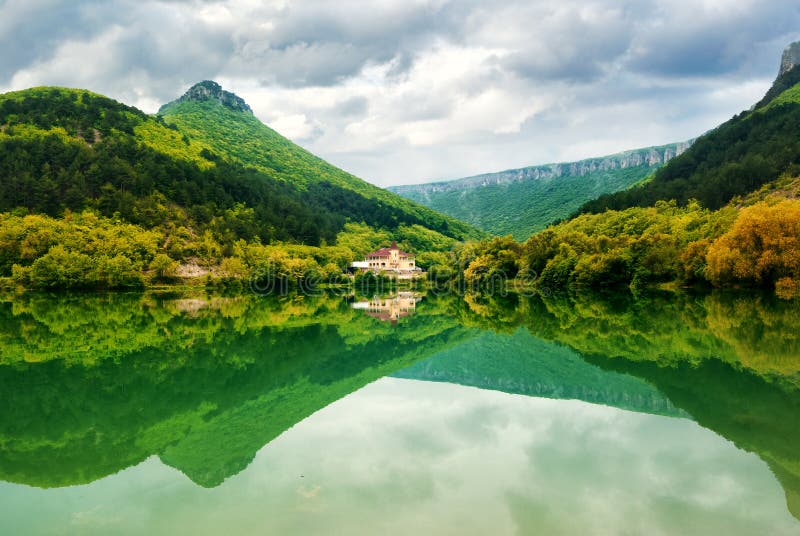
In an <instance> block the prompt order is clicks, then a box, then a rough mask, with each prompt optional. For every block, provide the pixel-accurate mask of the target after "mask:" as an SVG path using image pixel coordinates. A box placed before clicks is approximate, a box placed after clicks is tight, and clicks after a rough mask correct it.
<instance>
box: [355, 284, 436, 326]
mask: <svg viewBox="0 0 800 536" xmlns="http://www.w3.org/2000/svg"><path fill="white" fill-rule="evenodd" d="M421 300H422V296H421V295H420V294H418V293H416V292H398V293H396V294H393V295H391V296H384V297H381V296H377V295H376V296H373V297H372V298H371V299H370V300H362V301H355V302H353V304H352V307H353V309H357V310H359V311H364V313H365V314H366V315H368V316H371V317H372V318H377V319H378V320H381V321H383V322H391V323H393V324H397V321H398V320H399V319H400V318H403V317H406V316H409V315H412V314H414V313H415V312H416V310H417V303H419V302H420V301H421Z"/></svg>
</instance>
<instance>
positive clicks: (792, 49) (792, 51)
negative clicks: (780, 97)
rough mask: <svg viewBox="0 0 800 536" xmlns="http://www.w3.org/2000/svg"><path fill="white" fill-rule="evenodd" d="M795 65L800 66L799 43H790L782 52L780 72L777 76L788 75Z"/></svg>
mask: <svg viewBox="0 0 800 536" xmlns="http://www.w3.org/2000/svg"><path fill="white" fill-rule="evenodd" d="M797 65H800V41H797V42H795V43H792V44H791V45H789V46H788V47H786V49H785V50H784V51H783V56H781V70H780V71H779V72H778V76H781V75H782V74H785V73H788V72H789V71H791V70H792V68H794V67H795V66H797Z"/></svg>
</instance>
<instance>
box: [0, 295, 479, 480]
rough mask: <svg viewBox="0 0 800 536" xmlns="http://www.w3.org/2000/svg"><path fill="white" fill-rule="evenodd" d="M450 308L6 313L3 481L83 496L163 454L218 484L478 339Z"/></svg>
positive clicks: (203, 301) (126, 299)
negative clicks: (338, 405)
mask: <svg viewBox="0 0 800 536" xmlns="http://www.w3.org/2000/svg"><path fill="white" fill-rule="evenodd" d="M437 303H438V302H437V301H436V300H432V301H430V302H428V303H426V304H425V306H423V307H420V309H419V311H418V314H417V315H415V316H414V317H410V318H408V319H404V322H407V325H405V324H404V326H403V329H386V330H382V329H381V323H380V322H376V321H374V320H373V319H371V318H368V317H364V316H362V315H360V314H359V313H358V312H357V311H352V310H351V309H350V308H349V307H348V306H347V304H346V303H343V302H342V300H341V299H339V298H336V297H333V296H328V297H321V298H318V299H311V298H304V299H287V300H283V301H278V300H275V299H265V298H258V297H235V298H220V297H208V296H203V295H200V296H194V297H191V298H186V297H181V296H176V297H168V298H167V297H161V298H154V297H153V296H151V295H129V296H126V295H103V296H75V297H66V298H63V299H56V298H54V297H49V298H48V299H40V298H37V297H34V296H27V297H23V298H22V299H20V300H19V301H17V302H14V307H13V309H14V310H13V311H11V309H12V307H11V306H10V305H9V304H8V303H6V304H2V306H0V315H2V317H3V320H8V322H3V323H2V324H0V337H1V338H0V343H1V344H2V350H1V352H2V353H1V354H0V355H2V356H3V358H4V359H5V362H6V363H7V364H6V365H3V366H0V392H2V393H3V399H4V404H3V405H2V408H0V478H2V479H4V480H9V481H14V482H24V483H27V484H30V485H36V486H41V487H49V486H64V485H71V484H77V483H84V482H90V481H92V480H95V479H97V478H100V477H102V476H105V475H107V474H110V473H113V472H116V471H119V470H121V469H123V468H125V467H128V466H130V465H133V464H136V463H139V462H140V461H142V460H144V459H145V458H147V457H148V456H151V455H153V454H156V455H159V456H161V457H162V459H163V460H164V461H165V462H166V463H169V464H170V465H174V466H175V467H177V468H179V469H180V470H182V471H184V472H185V473H186V474H187V475H188V476H189V477H190V478H192V479H193V480H195V481H196V482H197V483H199V484H202V485H205V486H214V485H217V484H219V483H220V482H222V480H223V479H224V478H226V477H227V476H230V475H231V474H235V473H236V472H238V471H240V470H241V469H243V468H244V467H245V466H246V465H247V464H248V463H249V462H250V460H251V459H252V457H253V456H254V454H255V452H256V451H257V450H258V449H260V448H261V447H262V446H263V445H264V444H266V443H267V442H269V441H271V440H272V439H273V438H274V437H276V436H277V435H279V434H280V433H282V432H283V431H284V430H286V429H288V428H290V427H291V426H293V425H294V424H295V423H297V422H298V421H300V420H302V419H303V418H305V417H307V416H308V415H310V414H311V413H313V412H315V411H317V410H319V409H321V408H323V407H325V406H326V405H328V404H330V403H331V402H333V401H335V400H337V399H339V398H341V397H342V396H345V395H346V394H348V393H350V392H352V391H354V390H356V389H358V388H360V387H362V386H363V385H365V384H367V383H369V382H372V381H374V380H376V379H378V378H380V377H382V376H385V375H387V374H389V373H391V372H394V371H395V370H397V369H399V368H402V367H404V366H407V365H409V364H411V363H413V362H415V361H416V360H418V359H422V358H424V357H426V356H427V355H429V354H430V353H433V352H436V351H438V350H441V349H444V348H447V347H449V346H452V345H453V344H455V343H456V342H458V341H460V340H462V339H463V338H465V337H470V336H472V333H473V332H472V331H471V330H468V329H465V328H462V327H461V326H459V324H458V323H457V322H456V321H454V320H453V319H452V318H451V317H449V316H447V315H442V314H438V312H439V311H440V306H439V305H437ZM406 327H407V328H408V329H406ZM372 328H376V329H375V330H374V331H370V330H371V329H372ZM389 328H391V326H389ZM115 331H116V333H115ZM137 332H138V333H140V334H141V335H140V336H137ZM364 332H368V333H370V335H371V336H370V337H368V338H357V337H350V334H355V333H364ZM81 333H83V334H84V338H83V339H82V338H81ZM62 341H63V342H62ZM103 341H105V342H104V344H101V343H103ZM20 350H23V351H24V352H25V354H24V356H23V357H24V359H19V358H17V356H18V354H17V353H16V352H18V351H20ZM26 360H27V361H34V362H26ZM35 361H38V362H35ZM21 423H24V424H21Z"/></svg>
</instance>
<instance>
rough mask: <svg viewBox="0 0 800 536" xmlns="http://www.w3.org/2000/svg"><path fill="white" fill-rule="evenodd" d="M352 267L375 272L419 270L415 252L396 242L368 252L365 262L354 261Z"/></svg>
mask: <svg viewBox="0 0 800 536" xmlns="http://www.w3.org/2000/svg"><path fill="white" fill-rule="evenodd" d="M350 266H351V267H352V268H357V269H360V270H364V271H366V270H372V271H373V272H398V273H400V272H418V271H421V270H420V269H419V268H417V263H416V258H415V257H414V254H413V253H406V252H405V251H401V250H400V248H398V247H397V243H396V242H392V246H391V247H388V248H381V249H378V250H376V251H373V252H372V253H368V254H367V258H366V259H365V260H364V261H363V262H354V263H352V264H351V265H350Z"/></svg>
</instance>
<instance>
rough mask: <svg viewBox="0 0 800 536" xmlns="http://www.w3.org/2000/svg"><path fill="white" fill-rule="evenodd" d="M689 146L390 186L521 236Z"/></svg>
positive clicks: (496, 229) (488, 226)
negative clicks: (462, 177) (442, 180)
mask: <svg viewBox="0 0 800 536" xmlns="http://www.w3.org/2000/svg"><path fill="white" fill-rule="evenodd" d="M689 145H690V142H685V143H673V144H670V145H663V146H659V147H647V148H643V149H635V150H631V151H625V152H622V153H618V154H614V155H610V156H604V157H598V158H590V159H586V160H581V161H578V162H567V163H560V164H546V165H540V166H530V167H525V168H520V169H510V170H507V171H501V172H498V173H487V174H483V175H476V176H474V177H467V178H464V179H456V180H452V181H444V182H432V183H426V184H418V185H409V186H394V187H391V188H389V189H390V190H391V191H393V192H395V193H398V194H400V195H402V196H403V197H406V198H408V199H411V200H413V201H417V202H419V203H422V204H424V205H427V206H429V207H431V208H433V209H435V210H439V211H441V212H443V213H445V214H449V215H450V216H453V217H456V218H459V219H460V220H463V221H466V222H469V223H471V224H473V225H475V226H476V227H478V228H480V229H483V230H485V231H487V232H490V233H492V234H495V235H507V234H511V235H513V236H514V238H516V239H517V240H524V239H526V238H528V237H529V236H530V235H531V234H533V233H534V232H537V231H540V230H542V229H544V228H545V227H546V226H547V225H548V224H550V223H552V222H554V221H556V220H560V219H563V218H566V217H567V216H570V215H571V214H572V213H573V212H574V211H575V210H577V209H578V208H579V207H580V206H581V205H582V204H583V203H585V202H587V201H589V200H591V199H595V198H597V197H598V196H600V195H603V194H606V193H609V192H617V191H620V190H624V189H626V188H628V187H630V186H631V185H633V184H635V183H637V182H639V181H641V180H642V179H644V178H645V177H646V176H648V175H649V174H651V173H652V172H653V171H655V170H656V169H658V168H659V167H661V166H662V165H663V164H664V163H666V162H667V161H669V160H670V159H672V158H674V157H675V156H677V155H680V154H681V153H682V152H683V151H685V150H686V149H687V148H688V147H689Z"/></svg>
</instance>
